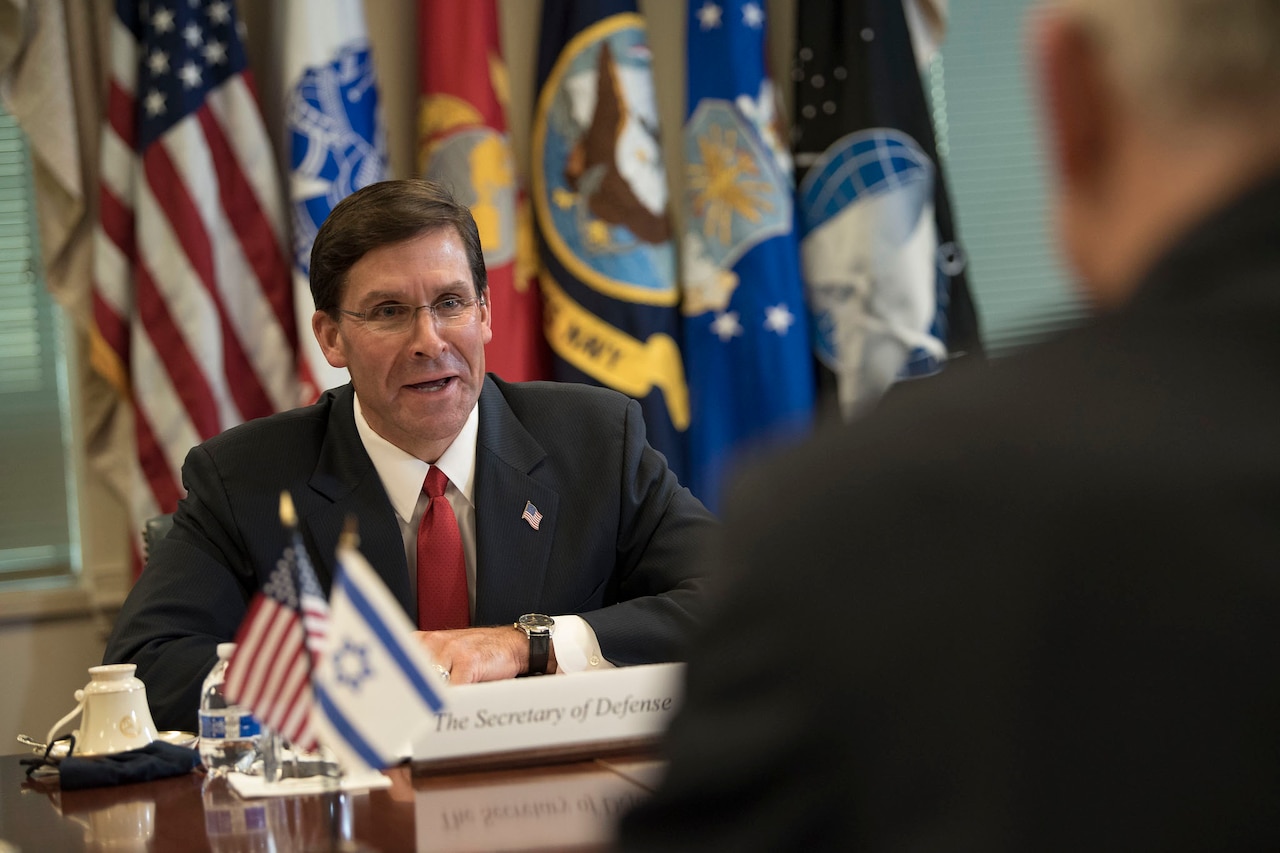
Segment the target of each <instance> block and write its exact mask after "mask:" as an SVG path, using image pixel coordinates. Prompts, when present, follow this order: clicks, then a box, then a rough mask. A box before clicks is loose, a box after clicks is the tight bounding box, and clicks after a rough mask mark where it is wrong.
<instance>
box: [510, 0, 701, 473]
mask: <svg viewBox="0 0 1280 853" xmlns="http://www.w3.org/2000/svg"><path fill="white" fill-rule="evenodd" d="M651 65H652V61H651V56H650V53H649V47H648V42H647V36H646V32H645V25H644V20H643V19H642V18H641V17H640V16H639V15H638V14H637V13H636V6H635V2H634V0H595V2H592V1H591V0H546V2H544V3H543V6H542V44H541V47H540V49H539V52H538V83H539V96H538V101H537V107H536V109H535V112H534V120H533V134H532V135H533V158H532V162H533V166H532V172H533V203H534V212H535V215H536V222H537V226H538V235H539V238H540V248H541V250H542V261H543V267H544V270H543V273H542V278H541V282H542V291H543V296H544V298H545V310H546V320H545V331H546V335H547V340H548V342H549V343H550V344H551V349H552V352H553V353H554V355H555V376H556V378H557V379H563V380H572V381H576V382H591V383H594V384H597V385H604V386H607V387H610V388H615V389H617V390H618V391H621V392H623V393H624V394H628V395H630V396H632V397H634V398H636V399H637V400H639V401H640V404H641V406H642V407H643V409H644V415H645V422H646V424H647V426H648V431H649V441H650V443H651V444H652V445H653V446H654V447H656V448H657V449H658V450H660V451H662V453H664V454H665V455H666V457H667V460H668V462H669V463H670V464H671V466H672V468H673V469H675V470H676V471H677V472H678V473H683V469H684V464H683V463H684V431H685V430H686V429H688V427H689V391H688V388H687V386H686V384H685V377H684V366H683V363H682V360H681V356H680V344H679V317H678V315H677V313H676V306H677V304H678V302H679V298H680V294H679V289H678V287H677V285H676V269H675V249H674V246H673V242H672V239H671V238H672V234H671V225H670V222H669V220H668V218H667V180H666V172H665V170H664V167H663V163H662V152H661V147H660V145H659V141H658V119H657V108H656V104H655V102H654V95H653V75H652V68H651Z"/></svg>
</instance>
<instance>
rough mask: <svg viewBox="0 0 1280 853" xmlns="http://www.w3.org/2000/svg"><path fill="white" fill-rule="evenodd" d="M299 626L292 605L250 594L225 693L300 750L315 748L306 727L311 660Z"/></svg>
mask: <svg viewBox="0 0 1280 853" xmlns="http://www.w3.org/2000/svg"><path fill="white" fill-rule="evenodd" d="M326 617H327V609H326ZM324 621H327V618H326V620H324ZM304 631H305V629H304V627H303V620H302V619H300V618H299V615H298V612H297V611H295V610H294V609H293V608H291V607H289V606H288V605H286V604H281V603H280V602H278V601H276V600H275V599H274V598H271V597H269V596H264V595H258V596H255V597H254V600H253V603H252V605H250V608H249V613H248V614H247V615H246V616H245V620H244V622H242V623H241V625H240V630H239V632H238V633H237V634H236V643H237V645H236V652H235V654H234V655H233V656H232V658H231V661H230V662H229V663H228V664H227V681H226V691H227V696H228V698H230V699H232V700H233V701H235V702H236V703H237V704H240V705H243V706H245V707H247V708H251V709H252V710H253V714H254V716H255V717H257V718H258V722H260V723H262V724H263V725H267V726H270V727H271V728H273V729H275V730H276V731H277V732H279V733H280V734H282V735H284V736H285V737H286V738H288V739H289V740H290V741H291V742H292V743H293V744H294V746H296V747H298V748H299V749H304V750H306V749H314V748H315V746H316V737H315V733H314V731H313V730H312V726H311V706H312V698H311V669H312V665H313V662H312V660H310V659H309V657H310V655H309V654H308V651H307V647H308V640H309V637H304Z"/></svg>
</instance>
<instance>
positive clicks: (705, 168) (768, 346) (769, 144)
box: [683, 0, 815, 510]
mask: <svg viewBox="0 0 1280 853" xmlns="http://www.w3.org/2000/svg"><path fill="white" fill-rule="evenodd" d="M688 34H689V35H688V49H689V54H688V56H689V60H688V67H689V116H688V118H687V120H686V122H685V126H684V143H685V163H686V166H685V188H686V189H685V198H684V204H685V233H684V240H683V251H684V286H685V292H684V304H683V311H684V315H685V347H684V356H685V365H686V366H685V373H686V374H687V375H688V377H689V397H690V402H691V404H692V406H691V409H692V412H693V419H692V421H691V423H690V427H689V457H690V462H689V470H688V476H687V477H686V478H685V479H686V481H687V482H688V485H689V488H690V489H692V490H693V492H694V493H695V494H696V495H698V496H699V497H700V498H702V500H703V502H704V503H706V504H707V506H709V507H711V509H713V510H714V509H716V508H717V507H718V495H719V491H720V485H721V483H722V481H723V480H724V479H725V475H726V473H727V472H728V470H729V468H730V467H731V465H732V464H733V459H734V457H735V456H736V455H738V454H740V453H742V452H744V451H745V450H746V449H747V448H748V447H749V446H751V445H755V444H759V443H762V442H764V441H770V440H778V439H780V438H782V437H785V436H792V437H794V436H795V435H797V434H799V433H802V432H803V431H804V430H805V429H806V428H807V427H808V425H809V422H810V420H811V419H812V416H813V407H814V398H815V390H814V367H813V357H812V355H811V352H810V341H809V311H808V308H807V307H806V305H805V298H804V288H803V286H802V284H801V281H800V254H799V246H798V238H797V237H796V228H795V214H794V209H793V207H792V203H791V195H792V182H791V155H790V153H789V152H788V151H787V148H786V144H785V143H784V141H783V140H782V138H781V137H780V133H779V131H780V127H781V125H780V122H779V120H778V115H777V112H776V111H775V92H774V88H773V84H772V83H771V82H770V81H769V77H768V75H767V74H765V62H764V60H765V54H764V46H765V10H764V5H763V3H761V2H757V0H719V2H713V0H702V2H696V0H695V2H691V3H690V4H689V29H688Z"/></svg>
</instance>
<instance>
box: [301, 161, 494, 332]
mask: <svg viewBox="0 0 1280 853" xmlns="http://www.w3.org/2000/svg"><path fill="white" fill-rule="evenodd" d="M449 227H452V228H453V229H454V230H455V231H457V232H458V236H459V237H460V238H461V239H462V246H463V248H464V249H465V250H466V252H467V262H468V264H469V265H470V266H471V279H472V281H474V282H475V288H476V296H484V294H485V291H486V290H488V287H489V280H488V276H487V275H486V273H485V268H484V253H483V251H482V250H481V248H480V232H479V231H478V230H477V228H476V220H475V218H474V217H473V216H472V215H471V211H470V210H468V209H467V207H466V205H464V204H460V203H459V202H458V201H457V200H456V199H454V197H453V195H452V194H450V192H449V191H448V190H447V189H445V188H444V187H442V186H441V185H440V184H437V183H434V182H432V181H424V180H417V179H407V180H397V181H381V182H379V183H376V184H370V185H369V186H367V187H365V188H364V189H361V190H357V191H356V192H354V193H352V194H351V195H349V196H347V197H346V198H344V199H343V200H342V201H341V202H339V203H338V205H337V206H336V207H335V208H334V209H333V210H332V212H330V214H329V217H328V218H327V219H325V221H324V224H323V225H321V226H320V231H319V233H318V234H316V239H315V242H314V243H313V244H312V246H311V297H312V299H314V300H315V303H316V308H317V309H318V310H320V311H327V312H329V313H330V314H334V313H335V312H336V311H337V310H338V308H339V305H338V301H339V300H340V299H341V298H342V289H343V287H345V286H346V283H347V273H348V272H350V270H351V268H352V267H353V266H355V264H356V262H357V261H359V260H360V259H361V258H363V257H364V256H365V255H366V254H368V253H369V252H371V251H372V250H374V249H378V248H381V247H382V246H391V245H394V244H396V243H403V242H404V241H406V240H412V239H413V238H415V237H418V236H421V235H423V234H426V233H429V232H431V231H437V230H439V229H442V228H449Z"/></svg>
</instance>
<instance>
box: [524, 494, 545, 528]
mask: <svg viewBox="0 0 1280 853" xmlns="http://www.w3.org/2000/svg"><path fill="white" fill-rule="evenodd" d="M520 517H521V518H523V519H524V520H525V521H527V522H529V526H530V527H532V528H533V529H534V530H537V529H538V525H539V524H541V523H542V513H540V512H538V508H537V507H536V506H534V505H533V501H525V502H524V512H522V513H520Z"/></svg>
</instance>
